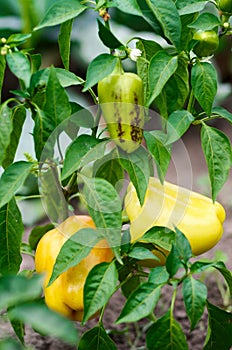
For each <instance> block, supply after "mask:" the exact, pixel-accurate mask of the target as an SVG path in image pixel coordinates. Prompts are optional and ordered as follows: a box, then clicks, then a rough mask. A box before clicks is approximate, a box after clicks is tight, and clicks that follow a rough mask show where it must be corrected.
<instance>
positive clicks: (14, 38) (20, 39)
mask: <svg viewBox="0 0 232 350" xmlns="http://www.w3.org/2000/svg"><path fill="white" fill-rule="evenodd" d="M29 38H31V34H19V33H17V34H11V35H10V36H9V37H8V38H7V41H6V43H7V44H8V45H10V46H18V45H20V44H23V43H24V42H25V41H27V39H29Z"/></svg>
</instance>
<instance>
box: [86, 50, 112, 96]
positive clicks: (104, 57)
mask: <svg viewBox="0 0 232 350" xmlns="http://www.w3.org/2000/svg"><path fill="white" fill-rule="evenodd" d="M117 60H118V59H117V57H115V56H113V55H110V54H108V53H103V54H101V55H99V56H97V57H95V58H94V59H93V61H92V62H91V63H90V64H89V66H88V69H87V73H86V82H85V87H84V89H83V92H85V91H87V90H88V89H89V88H91V87H92V86H93V85H95V84H97V83H98V82H99V80H102V79H103V78H105V77H106V76H107V75H109V74H110V73H112V72H113V70H114V67H115V65H116V63H117Z"/></svg>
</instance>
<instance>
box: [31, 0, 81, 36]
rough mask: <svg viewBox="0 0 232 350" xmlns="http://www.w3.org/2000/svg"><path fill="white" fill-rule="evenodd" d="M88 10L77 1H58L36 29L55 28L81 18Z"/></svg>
mask: <svg viewBox="0 0 232 350" xmlns="http://www.w3.org/2000/svg"><path fill="white" fill-rule="evenodd" d="M86 9H87V7H86V6H84V5H82V4H81V3H80V2H79V1H76V0H60V1H56V2H55V3H54V4H53V5H52V6H51V7H50V8H49V9H48V11H47V13H46V14H45V17H44V18H43V19H42V21H41V22H40V23H39V24H38V25H37V26H36V27H35V28H34V30H38V29H41V28H44V27H50V26H55V25H57V24H60V23H63V22H66V21H68V20H70V19H72V18H75V17H77V16H79V15H80V14H81V13H82V12H83V11H85V10H86Z"/></svg>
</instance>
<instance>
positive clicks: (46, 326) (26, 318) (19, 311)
mask: <svg viewBox="0 0 232 350" xmlns="http://www.w3.org/2000/svg"><path fill="white" fill-rule="evenodd" d="M8 315H9V318H10V319H11V320H19V321H21V322H23V323H25V324H27V325H29V326H31V327H32V328H34V329H35V330H36V331H37V332H38V333H40V334H42V335H43V336H46V335H49V336H52V337H55V338H58V339H60V340H62V341H64V342H66V343H69V344H72V345H75V344H77V341H78V335H77V330H76V327H75V325H74V323H73V322H72V321H70V320H68V319H67V318H65V317H63V316H61V315H60V314H58V313H56V312H54V311H52V310H50V309H48V307H47V306H46V305H44V304H41V303H35V302H30V303H26V304H21V305H18V306H16V307H14V308H12V309H10V310H9V311H8ZM35 315H36V317H35Z"/></svg>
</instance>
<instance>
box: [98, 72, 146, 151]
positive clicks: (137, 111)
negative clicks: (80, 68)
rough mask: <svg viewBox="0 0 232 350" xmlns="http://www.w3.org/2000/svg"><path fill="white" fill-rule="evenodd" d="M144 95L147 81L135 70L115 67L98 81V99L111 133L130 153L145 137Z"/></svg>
mask: <svg viewBox="0 0 232 350" xmlns="http://www.w3.org/2000/svg"><path fill="white" fill-rule="evenodd" d="M143 96H144V92H143V82H142V80H141V78H140V77H139V76H138V75H137V74H134V73H124V72H122V71H120V70H114V71H113V73H112V74H110V75H109V76H107V77H106V78H104V79H103V80H101V81H99V83H98V99H99V103H100V106H101V109H102V113H103V117H104V119H105V121H106V123H107V127H108V130H109V133H110V136H111V138H112V140H113V141H114V142H115V143H116V144H117V145H118V146H119V147H120V148H121V149H122V150H124V151H125V152H127V153H131V152H133V151H135V150H136V149H137V148H138V147H139V145H140V143H141V141H142V138H143V126H144V110H143V104H144V98H143Z"/></svg>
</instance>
